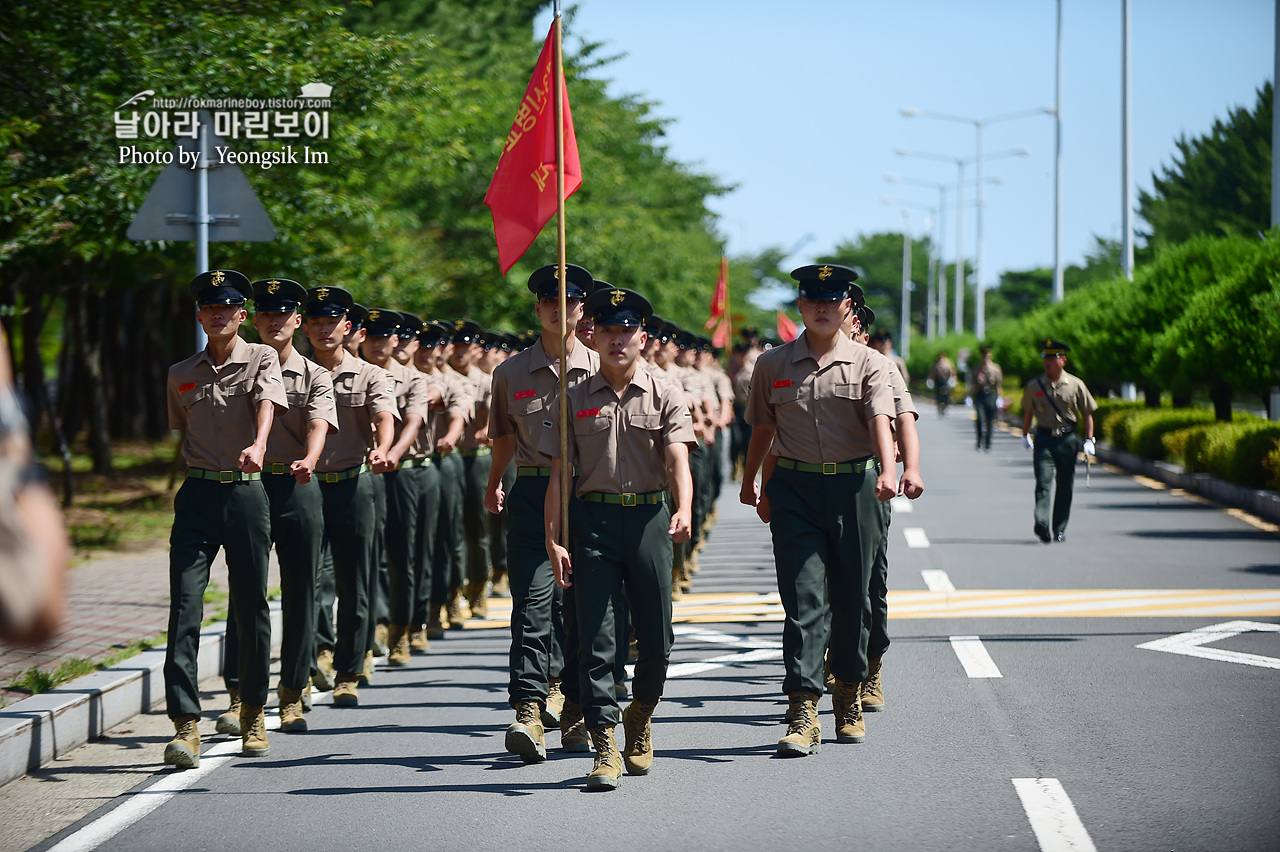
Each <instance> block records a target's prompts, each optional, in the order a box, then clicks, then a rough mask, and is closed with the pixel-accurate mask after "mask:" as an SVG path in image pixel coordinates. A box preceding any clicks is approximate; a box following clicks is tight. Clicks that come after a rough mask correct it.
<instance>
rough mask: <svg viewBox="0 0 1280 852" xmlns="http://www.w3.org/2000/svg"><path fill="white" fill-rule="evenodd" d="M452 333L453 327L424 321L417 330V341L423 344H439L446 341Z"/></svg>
mask: <svg viewBox="0 0 1280 852" xmlns="http://www.w3.org/2000/svg"><path fill="white" fill-rule="evenodd" d="M452 334H453V329H451V328H450V327H449V326H447V325H445V324H444V323H439V322H425V323H423V324H422V331H420V332H418V342H419V343H421V344H422V345H423V346H439V345H440V344H441V343H448V342H449V339H450V337H451V335H452Z"/></svg>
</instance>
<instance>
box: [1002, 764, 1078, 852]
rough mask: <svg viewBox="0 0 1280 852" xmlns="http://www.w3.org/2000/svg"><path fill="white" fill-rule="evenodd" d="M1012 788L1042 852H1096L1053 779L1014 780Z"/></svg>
mask: <svg viewBox="0 0 1280 852" xmlns="http://www.w3.org/2000/svg"><path fill="white" fill-rule="evenodd" d="M1013 788H1014V789H1015V790H1017V791H1018V798H1019V799H1021V800H1022V809H1023V810H1024V811H1026V812H1027V821H1028V822H1030V823H1031V830H1032V831H1034V832H1035V835H1036V841H1037V842H1038V843H1039V844H1040V849H1041V850H1042V852H1097V847H1096V846H1094V845H1093V838H1091V837H1089V832H1088V831H1086V830H1085V827H1084V823H1082V822H1081V821H1080V815H1079V814H1077V813H1076V809H1075V806H1074V805H1072V804H1071V799H1070V798H1068V796H1067V791H1066V790H1064V789H1062V782H1060V781H1059V780H1058V779H1057V778H1014V779H1013Z"/></svg>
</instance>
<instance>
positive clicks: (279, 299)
mask: <svg viewBox="0 0 1280 852" xmlns="http://www.w3.org/2000/svg"><path fill="white" fill-rule="evenodd" d="M306 300H307V288H306V287H303V286H302V285H301V284H299V283H298V282H297V281H291V280H290V279H288V278H264V279H263V280H261V281H255V282H253V305H254V307H255V308H257V309H258V310H259V311H268V312H279V313H289V312H290V311H296V310H297V309H298V308H300V307H302V303H303V302H305V301H306Z"/></svg>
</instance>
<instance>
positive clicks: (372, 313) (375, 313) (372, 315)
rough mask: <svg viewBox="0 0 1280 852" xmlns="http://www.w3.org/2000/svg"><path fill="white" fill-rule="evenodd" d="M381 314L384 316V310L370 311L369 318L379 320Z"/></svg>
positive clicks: (374, 320)
mask: <svg viewBox="0 0 1280 852" xmlns="http://www.w3.org/2000/svg"><path fill="white" fill-rule="evenodd" d="M380 316H382V311H369V319H370V320H372V321H373V322H377V321H378V317H380Z"/></svg>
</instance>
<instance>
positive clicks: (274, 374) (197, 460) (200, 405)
mask: <svg viewBox="0 0 1280 852" xmlns="http://www.w3.org/2000/svg"><path fill="white" fill-rule="evenodd" d="M165 395H166V397H167V399H168V407H169V428H170V429H186V430H187V436H186V440H184V441H183V442H182V456H183V458H184V459H186V462H187V466H188V467H196V468H201V469H202V470H239V465H240V454H241V453H242V452H244V450H245V448H246V447H248V446H251V445H252V444H253V442H254V439H255V438H256V437H257V436H256V434H255V433H256V430H257V422H258V403H260V402H262V401H263V400H264V399H267V400H271V402H273V403H275V406H276V414H277V416H278V415H279V414H280V412H281V411H283V410H284V409H285V408H286V407H288V405H289V399H288V397H287V396H286V395H285V388H284V379H283V378H282V377H281V375H280V358H279V356H277V355H276V351H275V350H274V349H272V348H271V347H270V346H267V345H265V344H262V343H248V342H246V341H245V340H244V338H241V337H237V338H236V342H235V344H234V345H233V346H232V347H231V354H230V355H228V356H227V360H226V361H225V362H224V363H223V364H222V366H220V367H215V366H214V365H213V361H211V360H210V359H209V350H208V349H205V350H203V351H201V352H198V353H196V354H195V355H192V356H191V357H190V358H188V359H186V360H185V361H179V362H178V363H176V364H174V365H173V366H172V367H170V368H169V381H168V385H167V387H166V392H165Z"/></svg>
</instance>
